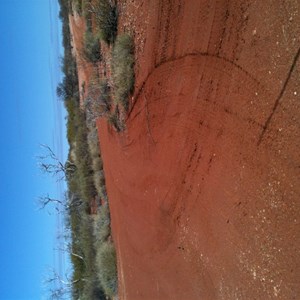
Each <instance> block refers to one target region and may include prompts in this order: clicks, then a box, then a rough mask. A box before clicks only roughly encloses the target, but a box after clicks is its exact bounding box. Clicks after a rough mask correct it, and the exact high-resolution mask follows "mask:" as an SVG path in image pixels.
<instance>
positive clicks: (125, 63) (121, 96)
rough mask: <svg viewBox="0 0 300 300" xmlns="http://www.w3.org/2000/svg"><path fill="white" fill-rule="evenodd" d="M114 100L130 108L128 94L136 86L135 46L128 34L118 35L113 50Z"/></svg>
mask: <svg viewBox="0 0 300 300" xmlns="http://www.w3.org/2000/svg"><path fill="white" fill-rule="evenodd" d="M112 78H113V84H114V93H113V96H114V100H115V103H116V104H121V105H122V106H123V107H124V108H125V110H127V109H128V96H129V94H130V92H132V90H133V87H134V47H133V41H132V38H131V37H130V36H129V35H128V34H123V35H120V36H118V38H117V40H116V43H115V46H114V48H113V52H112Z"/></svg>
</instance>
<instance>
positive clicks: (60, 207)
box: [37, 194, 84, 213]
mask: <svg viewBox="0 0 300 300" xmlns="http://www.w3.org/2000/svg"><path fill="white" fill-rule="evenodd" d="M83 203H84V202H83V201H82V200H81V199H80V198H79V197H77V196H76V195H74V194H70V195H65V197H64V198H63V200H60V199H56V198H52V197H50V196H49V194H46V195H44V196H41V197H39V198H38V200H37V206H38V208H39V209H40V210H41V209H44V208H45V207H47V206H49V205H52V206H54V209H55V210H56V211H57V212H58V213H64V212H66V211H68V210H71V209H77V208H79V207H80V206H81V205H82V204H83Z"/></svg>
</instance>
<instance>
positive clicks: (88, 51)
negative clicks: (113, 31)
mask: <svg viewBox="0 0 300 300" xmlns="http://www.w3.org/2000/svg"><path fill="white" fill-rule="evenodd" d="M83 55H84V58H85V59H86V60H87V61H89V62H92V63H96V62H98V61H99V60H101V58H102V55H101V49H100V42H99V39H98V38H97V37H95V36H94V35H93V33H92V32H91V31H89V30H87V31H86V32H85V34H84V37H83Z"/></svg>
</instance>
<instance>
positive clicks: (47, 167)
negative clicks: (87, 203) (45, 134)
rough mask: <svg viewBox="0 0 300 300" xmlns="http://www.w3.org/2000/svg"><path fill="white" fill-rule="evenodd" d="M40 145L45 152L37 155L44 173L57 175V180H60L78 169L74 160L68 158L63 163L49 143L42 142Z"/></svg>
mask: <svg viewBox="0 0 300 300" xmlns="http://www.w3.org/2000/svg"><path fill="white" fill-rule="evenodd" d="M40 146H41V148H42V149H43V151H44V152H45V153H44V154H41V155H39V156H37V159H38V164H39V167H40V169H41V171H42V172H43V173H46V174H50V175H52V176H54V177H57V180H58V181H59V180H63V179H65V178H66V177H67V176H68V175H69V174H73V173H74V172H75V171H76V165H75V164H74V163H73V162H71V161H70V160H67V161H66V162H65V163H64V164H63V163H62V162H61V160H60V159H59V158H58V156H57V155H56V154H55V153H54V151H53V150H52V149H51V148H50V147H49V146H48V145H45V144H41V145H40Z"/></svg>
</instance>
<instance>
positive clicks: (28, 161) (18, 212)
mask: <svg viewBox="0 0 300 300" xmlns="http://www.w3.org/2000/svg"><path fill="white" fill-rule="evenodd" d="M0 13H1V16H0V36H1V43H0V70H1V71H0V74H1V75H0V76H1V77H0V85H1V100H0V106H1V107H0V114H1V117H0V137H1V147H0V154H1V156H0V157H1V168H0V187H1V188H0V200H1V219H0V236H1V240H0V241H1V242H0V243H1V247H0V266H1V272H0V300H19V299H22V300H35V299H44V297H43V292H42V280H43V276H44V275H45V273H46V270H47V266H53V265H58V266H59V268H60V271H62V270H63V268H64V259H63V257H60V258H59V257H58V255H57V254H55V252H54V251H53V248H54V247H55V245H54V237H55V234H56V232H57V227H59V226H58V223H59V222H60V220H58V219H57V217H56V216H55V215H52V216H49V214H48V213H46V212H39V211H37V210H36V205H35V199H36V198H37V197H38V196H39V195H43V194H45V193H47V192H49V193H51V194H52V195H53V196H59V195H60V193H62V189H63V187H62V186H61V185H58V184H56V182H55V181H54V180H51V179H50V178H47V177H45V176H41V174H40V172H39V170H38V168H37V161H36V155H37V154H38V153H39V151H40V150H39V144H40V143H46V144H49V145H50V146H52V147H53V148H54V149H55V150H56V152H57V153H58V154H59V155H60V156H64V155H65V154H66V147H67V146H66V144H65V133H64V131H62V130H63V127H64V123H65V121H64V111H63V110H62V103H59V102H58V101H57V100H56V99H55V87H56V85H57V82H58V81H59V80H60V76H61V74H60V69H59V59H58V58H59V52H60V51H61V50H60V44H59V41H60V39H59V36H60V34H59V33H58V29H59V28H60V25H59V22H58V17H57V14H58V4H57V1H56V0H8V1H1V10H0Z"/></svg>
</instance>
